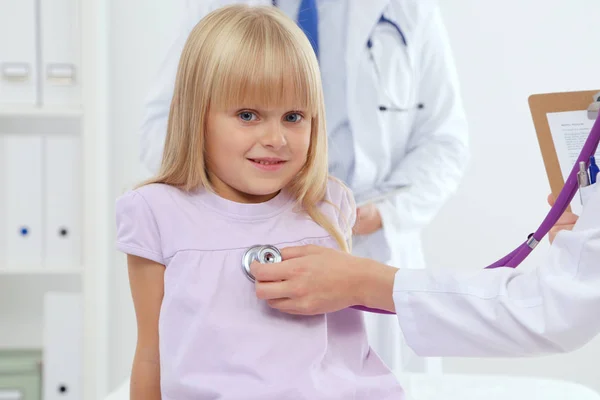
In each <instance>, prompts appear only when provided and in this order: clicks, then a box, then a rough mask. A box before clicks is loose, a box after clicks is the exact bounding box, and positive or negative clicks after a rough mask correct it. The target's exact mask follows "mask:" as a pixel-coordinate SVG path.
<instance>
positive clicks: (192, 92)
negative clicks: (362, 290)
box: [142, 4, 351, 251]
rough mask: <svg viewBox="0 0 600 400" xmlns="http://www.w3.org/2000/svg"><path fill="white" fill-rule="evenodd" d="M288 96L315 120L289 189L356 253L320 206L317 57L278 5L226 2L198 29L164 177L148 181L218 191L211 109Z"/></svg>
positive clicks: (322, 149)
mask: <svg viewBox="0 0 600 400" xmlns="http://www.w3.org/2000/svg"><path fill="white" fill-rule="evenodd" d="M290 96H293V97H290ZM289 99H291V100H292V101H293V102H294V103H295V104H296V105H297V106H298V107H299V108H301V109H304V110H306V111H307V113H309V115H310V116H311V117H312V124H311V138H310V146H309V149H308V157H307V161H306V163H305V165H304V166H303V168H302V169H301V170H300V172H299V173H298V174H297V176H296V177H295V178H294V179H293V180H292V181H291V182H290V184H289V185H288V186H287V190H288V191H289V192H290V194H291V195H292V196H294V198H295V199H296V200H297V202H298V204H299V205H301V207H302V208H303V210H304V211H305V212H306V213H307V214H308V215H309V216H310V217H311V218H312V219H313V220H314V221H315V222H316V223H318V224H319V225H321V226H322V227H323V228H324V229H325V230H327V232H328V233H329V234H331V235H332V236H333V238H334V239H335V240H336V242H337V243H338V245H339V246H340V248H341V249H342V250H344V251H350V249H349V247H350V245H349V243H347V242H346V236H347V235H348V233H347V232H344V233H341V232H340V231H339V230H338V229H337V228H336V226H335V225H334V224H333V223H332V221H329V219H328V218H327V217H326V216H325V215H324V214H323V213H322V212H321V211H320V209H319V207H318V205H319V203H321V202H322V201H324V200H325V195H326V190H327V180H328V178H329V176H328V167H327V137H326V126H325V106H324V100H323V91H322V86H321V78H320V72H319V67H318V62H317V59H316V56H315V54H314V51H313V50H312V47H311V44H310V42H309V41H308V39H307V37H306V36H305V35H304V33H303V32H302V31H301V30H300V28H299V27H298V26H297V25H296V24H295V23H294V22H293V21H292V20H291V19H289V18H288V17H287V16H285V15H284V14H283V13H282V12H281V11H279V10H278V9H277V8H276V7H256V6H255V7H251V6H248V5H239V4H238V5H232V6H227V7H223V8H220V9H218V10H216V11H213V12H211V13H210V14H208V15H207V16H206V17H204V18H203V19H202V20H201V21H200V22H199V23H198V24H197V25H196V26H195V27H194V29H193V30H192V31H191V33H190V35H189V37H188V39H187V42H186V44H185V47H184V48H183V52H182V55H181V58H180V61H179V66H178V70H177V77H176V81H175V88H174V93H173V98H172V101H171V108H170V112H169V120H168V125H167V136H166V141H165V147H164V152H163V159H162V164H161V167H160V170H159V172H158V174H157V176H156V177H154V178H152V179H150V180H148V181H146V182H144V183H143V184H142V185H145V184H150V183H164V184H168V185H172V186H176V187H178V188H180V189H182V190H185V191H191V190H195V189H197V188H199V187H205V188H206V189H207V190H212V191H214V189H213V188H212V186H211V184H210V182H209V179H208V174H207V171H206V168H207V167H206V164H205V149H204V136H205V131H206V126H207V116H208V111H209V109H210V107H216V108H217V109H224V108H228V107H231V106H232V105H236V106H237V105H240V104H256V103H257V102H258V104H261V105H264V106H266V107H269V106H271V105H277V104H285V103H283V102H284V101H285V100H289ZM340 184H341V183H340ZM329 204H331V203H329ZM346 228H348V227H346ZM350 228H351V227H350ZM348 236H349V235H348Z"/></svg>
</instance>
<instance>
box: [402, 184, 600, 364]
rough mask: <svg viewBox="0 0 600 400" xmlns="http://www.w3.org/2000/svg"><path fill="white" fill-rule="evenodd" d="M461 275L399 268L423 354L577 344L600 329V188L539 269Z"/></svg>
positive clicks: (511, 351)
mask: <svg viewBox="0 0 600 400" xmlns="http://www.w3.org/2000/svg"><path fill="white" fill-rule="evenodd" d="M521 268H523V267H518V268H516V269H512V268H498V269H490V270H483V269H482V270H481V271H477V272H476V273H474V274H470V275H468V276H463V277H459V276H457V275H456V274H455V273H452V272H445V273H441V272H437V271H432V270H408V269H400V270H398V273H397V275H396V280H395V286H394V302H395V305H396V310H397V314H398V320H399V323H400V326H401V328H402V330H403V333H404V335H405V339H406V341H407V344H408V345H409V346H410V347H411V348H412V349H414V351H415V352H416V353H418V354H419V355H421V356H441V357H450V356H457V357H486V356H501V357H506V356H528V355H531V356H533V355H544V354H551V353H560V352H568V351H572V350H575V349H577V348H579V347H581V346H583V345H585V344H586V343H587V342H589V341H590V340H591V339H593V338H594V337H595V336H596V335H598V334H599V333H600V190H596V191H595V193H594V195H593V196H592V197H591V198H590V201H589V203H588V204H587V205H586V207H585V208H584V209H583V212H582V215H581V217H580V218H579V221H578V222H577V224H576V226H575V228H574V229H573V231H561V232H559V234H558V235H557V236H556V239H555V241H554V242H553V244H552V246H550V250H549V254H547V258H546V260H545V263H544V264H542V265H540V266H539V267H538V268H536V269H532V270H523V269H521Z"/></svg>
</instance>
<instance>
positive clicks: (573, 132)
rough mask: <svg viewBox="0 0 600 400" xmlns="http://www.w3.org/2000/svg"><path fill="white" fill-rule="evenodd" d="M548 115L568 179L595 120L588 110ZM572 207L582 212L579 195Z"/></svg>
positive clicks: (561, 165) (561, 164)
mask: <svg viewBox="0 0 600 400" xmlns="http://www.w3.org/2000/svg"><path fill="white" fill-rule="evenodd" d="M546 117H547V119H548V126H549V127H550V133H551V134H552V141H553V142H554V147H555V148H556V155H557V157H558V163H559V165H560V170H561V172H562V175H563V179H565V180H566V178H567V177H568V176H569V173H570V172H571V169H572V168H573V165H575V162H576V161H577V157H579V153H580V152H581V149H582V148H583V145H584V143H585V141H586V139H587V137H588V135H589V133H590V130H591V129H592V126H593V125H594V122H595V121H594V120H592V119H590V118H589V117H588V113H587V111H586V110H577V111H564V112H555V113H548V114H547V116H546ZM599 158H600V151H599V152H597V153H596V159H599ZM571 209H572V211H573V212H574V213H575V214H580V213H581V209H582V206H581V202H580V199H579V196H575V197H574V198H573V201H572V202H571Z"/></svg>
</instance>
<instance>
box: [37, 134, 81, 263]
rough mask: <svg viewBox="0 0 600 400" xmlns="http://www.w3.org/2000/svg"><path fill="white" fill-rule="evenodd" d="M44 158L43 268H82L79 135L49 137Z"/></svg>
mask: <svg viewBox="0 0 600 400" xmlns="http://www.w3.org/2000/svg"><path fill="white" fill-rule="evenodd" d="M45 140H46V143H45V157H44V162H45V166H44V192H45V198H44V200H45V202H44V203H45V204H44V210H45V212H44V217H45V218H44V219H45V228H44V229H45V236H44V265H45V267H47V268H56V269H65V268H75V267H79V266H80V265H81V259H80V258H81V245H82V242H81V221H82V215H81V163H80V160H79V157H80V154H81V153H80V140H79V137H78V136H77V135H59V134H52V135H48V136H47V137H46V138H45Z"/></svg>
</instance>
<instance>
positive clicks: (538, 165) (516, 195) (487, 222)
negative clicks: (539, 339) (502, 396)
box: [425, 0, 600, 391]
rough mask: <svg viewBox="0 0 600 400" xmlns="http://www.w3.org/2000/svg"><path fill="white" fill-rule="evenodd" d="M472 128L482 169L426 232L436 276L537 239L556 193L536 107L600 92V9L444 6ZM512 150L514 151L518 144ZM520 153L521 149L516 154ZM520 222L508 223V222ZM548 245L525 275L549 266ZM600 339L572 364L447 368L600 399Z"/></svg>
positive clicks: (461, 1)
mask: <svg viewBox="0 0 600 400" xmlns="http://www.w3.org/2000/svg"><path fill="white" fill-rule="evenodd" d="M440 4H441V6H442V10H443V14H444V17H445V21H446V25H447V29H448V32H449V35H450V38H451V42H452V46H453V49H454V54H455V57H456V64H457V67H458V71H459V75H460V78H461V83H462V89H463V98H464V101H465V106H466V110H467V114H468V118H469V122H470V129H471V135H470V136H471V144H472V158H473V159H472V163H471V166H470V168H469V171H468V173H467V176H466V178H465V180H464V182H463V185H462V187H461V188H460V190H459V192H458V194H457V195H456V196H455V197H454V198H453V199H452V200H451V201H450V202H449V203H448V204H447V206H446V207H445V208H444V209H443V211H442V212H441V214H440V215H439V216H438V218H437V219H436V220H435V221H434V223H433V224H432V225H431V226H430V227H429V228H428V229H427V231H426V234H425V236H426V239H427V240H426V243H427V245H426V246H427V247H426V254H427V258H428V261H429V263H430V265H431V266H432V267H435V268H457V269H471V270H473V269H477V268H482V267H483V266H485V265H488V264H491V263H492V262H494V261H496V260H497V259H498V258H500V257H502V256H504V255H505V254H506V253H507V252H508V251H509V250H512V249H513V248H514V247H516V246H517V245H518V244H519V243H521V241H523V240H524V238H525V237H526V236H527V234H529V233H530V232H532V231H533V230H535V229H536V228H537V227H538V225H539V223H540V222H541V220H542V218H543V217H544V216H545V213H546V212H547V211H548V209H549V208H548V206H547V203H546V196H547V194H548V193H549V192H550V189H549V185H548V183H547V179H546V173H545V170H544V166H543V162H542V158H541V154H540V151H539V147H538V142H537V139H536V135H535V131H534V128H533V123H532V120H531V117H530V113H529V107H528V104H527V97H528V96H529V95H530V94H532V93H545V92H555V91H570V90H591V89H600V75H599V74H598V66H599V65H600V52H599V51H598V40H597V38H598V34H597V28H596V27H597V26H598V22H599V19H598V16H600V2H598V1H597V0H577V1H568V2H567V1H558V0H552V1H548V0H528V1H520V0H505V1H481V0H442V1H441V2H440ZM511 142H512V143H511ZM514 143H516V145H515V144H514ZM506 213H508V214H509V215H511V217H510V218H505V214H506ZM547 247H548V244H547V242H546V241H545V242H544V243H543V245H540V246H539V247H538V248H537V249H536V251H534V252H533V253H532V256H531V259H529V260H527V261H526V263H525V264H523V266H522V267H525V268H527V267H531V266H535V265H537V264H539V263H541V262H542V261H543V256H544V253H545V251H546V250H547ZM599 356H600V337H599V338H598V339H597V340H596V341H595V342H593V343H591V344H589V345H588V346H586V347H585V348H583V349H581V350H579V351H576V352H574V353H572V354H568V355H560V356H551V357H544V358H536V359H526V360H523V359H517V360H498V359H491V360H481V359H475V360H465V359H447V360H445V363H444V367H445V370H446V371H453V372H469V373H507V374H508V373H511V374H520V375H540V376H551V377H559V378H564V379H569V380H573V381H578V382H581V383H584V384H586V385H588V386H590V387H593V388H594V389H596V390H598V391H600V372H599V371H598V368H596V365H597V362H598V361H597V360H598V357H599Z"/></svg>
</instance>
